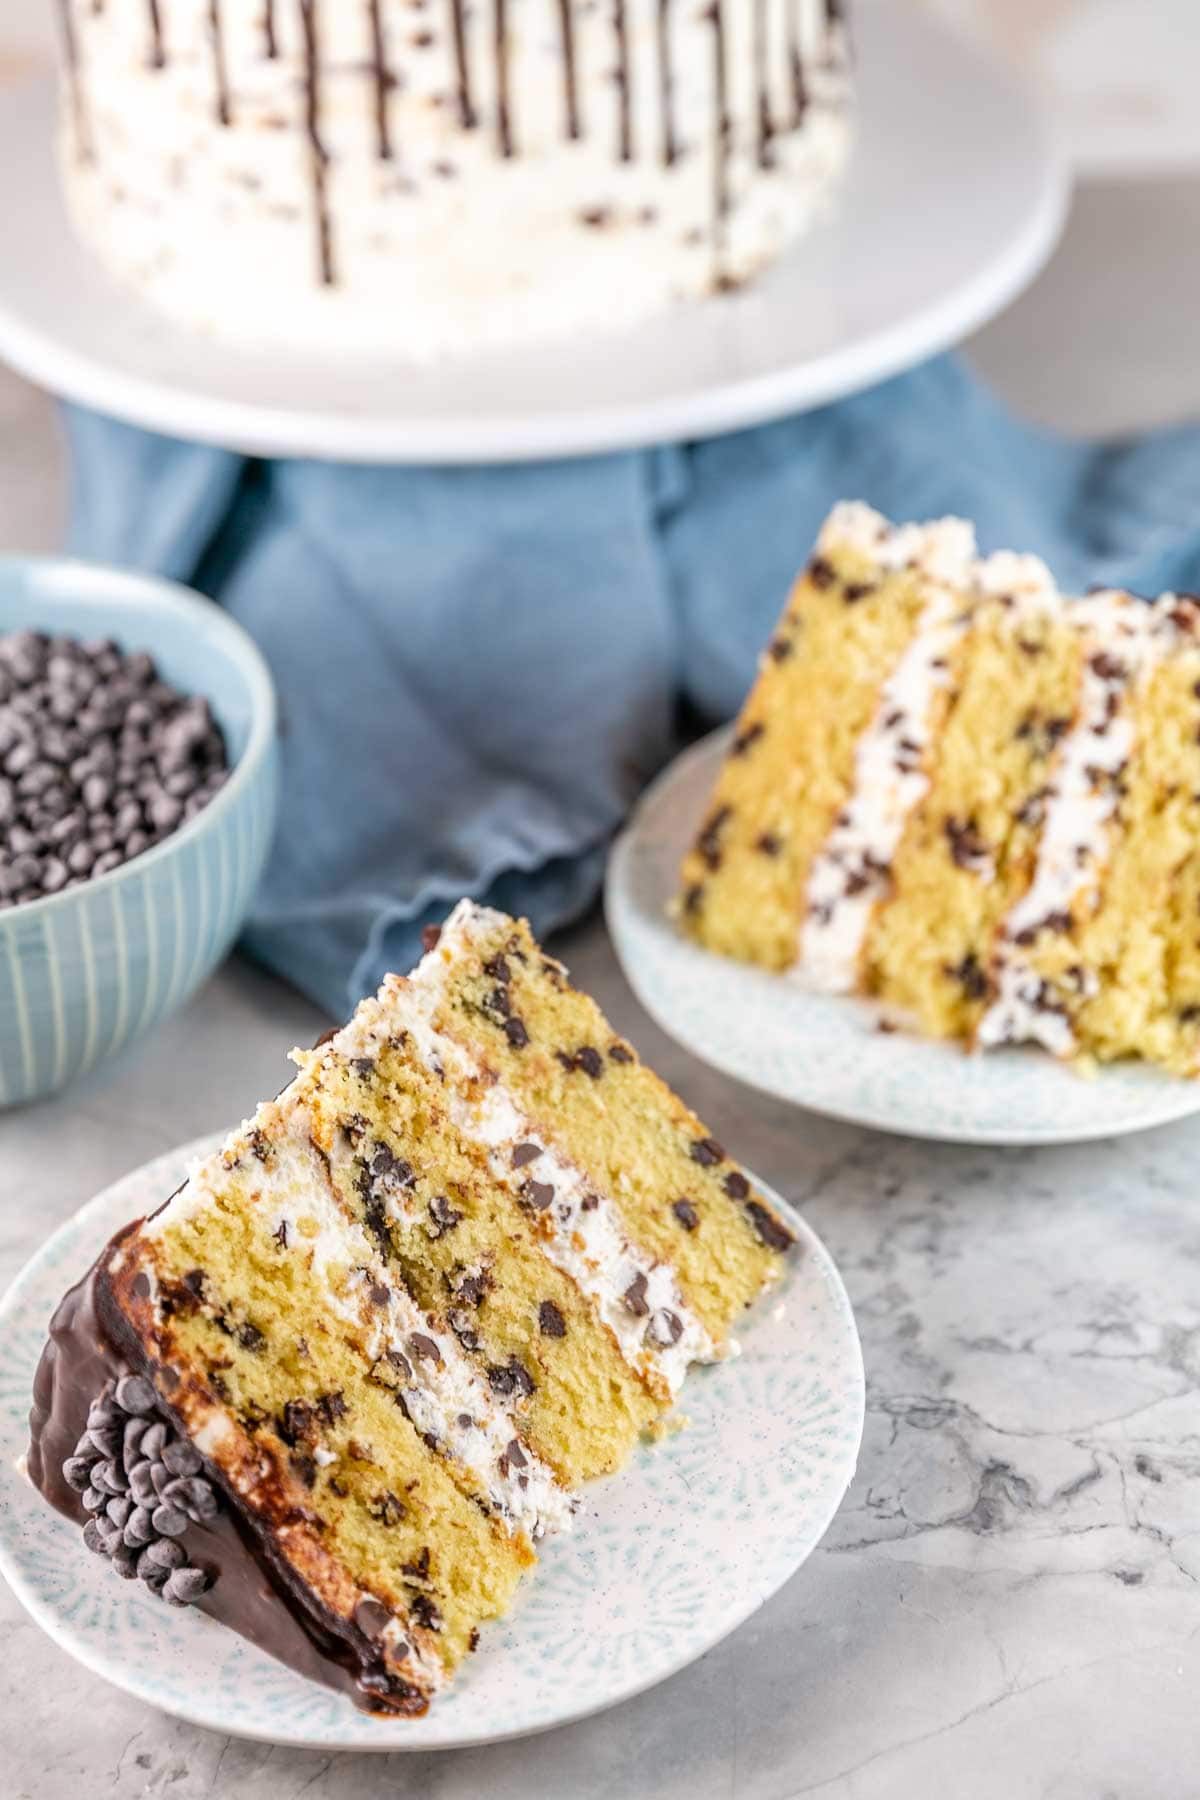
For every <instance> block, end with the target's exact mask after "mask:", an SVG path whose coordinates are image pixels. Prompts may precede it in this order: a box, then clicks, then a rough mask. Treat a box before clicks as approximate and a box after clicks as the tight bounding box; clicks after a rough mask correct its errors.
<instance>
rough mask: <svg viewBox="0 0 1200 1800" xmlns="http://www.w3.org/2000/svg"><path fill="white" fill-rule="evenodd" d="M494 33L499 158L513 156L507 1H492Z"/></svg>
mask: <svg viewBox="0 0 1200 1800" xmlns="http://www.w3.org/2000/svg"><path fill="white" fill-rule="evenodd" d="M492 4H493V6H494V8H495V31H496V43H495V49H496V135H497V141H498V142H499V145H500V154H501V156H515V154H516V151H515V149H514V146H513V134H512V116H511V113H510V110H509V91H508V0H492Z"/></svg>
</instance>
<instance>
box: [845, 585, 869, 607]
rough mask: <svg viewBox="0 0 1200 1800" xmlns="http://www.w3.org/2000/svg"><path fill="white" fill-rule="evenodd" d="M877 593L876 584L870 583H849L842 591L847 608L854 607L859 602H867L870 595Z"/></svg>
mask: <svg viewBox="0 0 1200 1800" xmlns="http://www.w3.org/2000/svg"><path fill="white" fill-rule="evenodd" d="M874 592H875V584H874V583H873V582H870V581H848V582H847V583H846V585H845V587H844V588H843V589H842V599H843V600H844V601H845V602H846V605H847V606H853V605H854V604H855V602H856V601H858V600H865V599H866V597H867V595H868V594H873V593H874Z"/></svg>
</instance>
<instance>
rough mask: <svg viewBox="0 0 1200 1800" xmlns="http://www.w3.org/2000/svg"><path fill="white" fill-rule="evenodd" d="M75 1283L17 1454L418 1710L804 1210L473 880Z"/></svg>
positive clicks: (236, 1609)
mask: <svg viewBox="0 0 1200 1800" xmlns="http://www.w3.org/2000/svg"><path fill="white" fill-rule="evenodd" d="M296 1061H297V1062H298V1064H299V1073H298V1075H297V1076H296V1078H295V1079H294V1080H293V1081H292V1083H291V1084H290V1086H289V1087H287V1088H286V1089H285V1090H284V1092H283V1093H282V1094H281V1095H280V1096H279V1097H278V1099H276V1100H273V1101H270V1102H268V1103H266V1104H265V1105H263V1106H260V1107H259V1109H258V1111H257V1112H256V1113H255V1115H254V1117H253V1119H252V1120H250V1121H249V1122H248V1123H247V1124H246V1125H244V1126H243V1127H242V1128H241V1129H240V1130H239V1131H237V1132H235V1133H234V1134H233V1135H232V1136H231V1137H230V1138H229V1139H228V1141H227V1142H226V1144H225V1145H224V1147H223V1148H222V1150H221V1151H219V1152H218V1153H217V1154H215V1155H213V1156H211V1157H209V1158H207V1159H206V1160H205V1161H204V1162H202V1163H201V1164H200V1165H199V1166H198V1167H197V1168H196V1169H194V1170H193V1172H192V1173H191V1175H190V1176H189V1178H188V1181H187V1182H186V1184H185V1185H184V1187H182V1188H181V1189H180V1190H179V1192H178V1193H176V1194H175V1195H174V1196H172V1198H171V1199H170V1200H169V1201H168V1202H167V1203H166V1205H165V1206H164V1207H163V1208H162V1209H161V1210H160V1211H159V1212H157V1213H156V1214H154V1215H153V1216H152V1217H151V1218H150V1219H147V1220H143V1221H140V1222H138V1223H136V1224H134V1225H131V1226H129V1227H127V1228H126V1230H124V1231H123V1232H121V1233H120V1234H119V1236H118V1237H117V1238H115V1239H114V1240H113V1242H112V1243H111V1244H110V1245H109V1246H108V1248H107V1249H106V1250H105V1251H104V1253H103V1254H102V1255H101V1257H100V1258H99V1259H98V1261H97V1263H96V1264H95V1266H94V1268H93V1269H92V1270H91V1272H90V1273H89V1274H88V1276H87V1277H86V1279H85V1280H84V1281H83V1283H81V1284H80V1286H79V1287H77V1288H75V1289H73V1290H72V1292H71V1293H70V1294H69V1295H68V1296H67V1297H66V1299H65V1300H64V1301H63V1303H62V1305H61V1306H60V1308H59V1310H58V1312H57V1314H56V1315H55V1319H54V1321H53V1323H52V1326H51V1333H50V1343H49V1345H48V1347H47V1349H46V1351H45V1353H44V1355H43V1358H42V1362H41V1366H40V1368H39V1371H38V1377H37V1388H36V1395H35V1405H34V1410H33V1417H32V1439H33V1441H32V1449H31V1453H30V1458H29V1467H30V1472H31V1475H32V1477H33V1479H34V1481H35V1482H36V1484H37V1485H38V1486H39V1487H40V1488H41V1490H42V1492H43V1493H44V1494H45V1496H46V1497H47V1498H48V1499H49V1500H50V1501H51V1502H52V1503H53V1504H54V1505H56V1506H57V1507H58V1508H59V1509H60V1510H61V1511H63V1512H65V1513H67V1514H68V1516H70V1517H72V1518H74V1519H76V1520H78V1521H79V1522H81V1523H82V1524H83V1526H84V1534H83V1535H84V1540H85V1542H86V1544H87V1545H88V1547H89V1548H90V1549H92V1550H94V1551H96V1552H97V1553H98V1554H102V1555H104V1556H106V1557H108V1559H109V1560H110V1561H111V1563H112V1565H113V1567H114V1568H115V1569H116V1571H117V1573H118V1574H120V1575H122V1576H125V1577H127V1578H135V1577H139V1578H140V1579H142V1580H143V1581H144V1582H145V1583H146V1584H147V1585H148V1586H149V1587H150V1588H151V1590H152V1591H153V1592H155V1593H158V1594H161V1595H162V1597H163V1598H164V1599H165V1600H167V1601H169V1602H173V1603H177V1604H187V1603H189V1602H190V1603H194V1604H196V1605H198V1606H200V1607H201V1608H202V1609H203V1610H204V1611H206V1612H208V1613H210V1614H211V1615H212V1616H213V1617H215V1618H217V1619H220V1620H222V1621H223V1622H225V1623H226V1624H229V1625H231V1626H233V1628H234V1629H235V1630H238V1631H240V1632H242V1633H243V1634H244V1635H245V1636H247V1637H248V1638H251V1639H252V1640H253V1641H254V1642H256V1643H258V1644H260V1645H261V1646H262V1647H264V1648H265V1649H267V1650H270V1651H272V1652H273V1653H274V1654H275V1655H277V1656H279V1657H281V1658H282V1659H283V1660H285V1661H287V1662H289V1663H291V1664H293V1665H294V1666H295V1667H297V1668H299V1669H301V1670H302V1671H303V1672H305V1673H307V1674H310V1675H313V1676H316V1677H317V1678H318V1679H322V1680H325V1681H327V1682H331V1683H333V1684H334V1685H338V1686H341V1687H343V1688H344V1689H345V1690H346V1691H347V1692H348V1693H349V1694H350V1695H351V1697H352V1698H353V1699H354V1700H355V1701H356V1703H357V1704H359V1705H361V1706H364V1707H367V1708H369V1709H376V1710H383V1711H390V1712H396V1713H401V1714H417V1713H420V1712H422V1711H424V1709H425V1708H426V1706H427V1704H428V1702H429V1699H430V1697H431V1696H432V1695H433V1694H434V1693H436V1692H437V1691H438V1689H439V1688H440V1687H442V1686H443V1685H444V1684H445V1682H446V1681H447V1680H448V1679H449V1678H450V1677H451V1676H452V1675H453V1672H454V1670H455V1668H456V1667H457V1665H458V1664H459V1663H460V1662H461V1660H462V1658H463V1657H464V1656H465V1655H466V1654H467V1653H468V1652H469V1651H470V1650H472V1649H473V1648H474V1647H475V1644H476V1642H477V1641H478V1634H479V1630H480V1627H481V1626H483V1625H484V1624H485V1623H486V1621H488V1620H489V1619H493V1618H495V1617H497V1616H498V1615H499V1614H500V1613H502V1612H503V1611H504V1610H505V1608H506V1607H507V1605H508V1604H509V1602H510V1600H511V1598H512V1595H513V1591H514V1589H515V1588H516V1586H517V1583H518V1582H519V1581H520V1579H521V1576H522V1575H523V1573H524V1572H525V1571H526V1570H527V1569H528V1568H529V1567H530V1565H531V1564H532V1563H533V1562H534V1560H535V1553H534V1545H535V1544H536V1542H537V1541H538V1539H539V1538H541V1537H542V1536H543V1535H545V1534H546V1533H549V1532H553V1531H557V1530H560V1529H564V1528H566V1527H567V1526H568V1525H569V1524H570V1522H571V1516H572V1513H573V1511H574V1508H575V1505H576V1499H575V1491H576V1490H577V1488H578V1485H579V1484H580V1483H581V1482H583V1481H586V1480H588V1479H589V1478H590V1477H592V1476H595V1475H599V1474H607V1473H611V1472H612V1471H614V1470H616V1469H618V1468H619V1467H620V1465H621V1464H622V1463H623V1462H624V1461H625V1460H626V1458H627V1457H628V1456H629V1454H630V1452H631V1450H632V1449H633V1447H634V1445H635V1444H636V1443H637V1441H638V1438H639V1435H640V1434H641V1433H643V1432H644V1431H646V1430H647V1429H648V1428H650V1427H653V1426H654V1425H655V1424H656V1423H657V1422H658V1421H659V1420H660V1419H661V1418H662V1417H663V1415H664V1414H665V1413H666V1412H668V1411H669V1410H670V1408H671V1407H672V1405H673V1403H674V1401H675V1398H676V1396H677V1394H678V1392H679V1388H680V1386H681V1384H682V1382H683V1380H684V1377H685V1375H686V1373H687V1369H688V1366H689V1364H691V1363H692V1362H697V1361H699V1362H707V1361H712V1360H714V1359H716V1358H719V1357H721V1356H723V1355H724V1354H726V1353H727V1352H728V1350H729V1348H730V1335H729V1334H730V1328H731V1326H732V1324H733V1323H734V1321H735V1320H736V1318H737V1317H738V1315H739V1314H740V1313H741V1312H742V1311H743V1310H744V1308H745V1307H746V1306H748V1305H749V1304H750V1303H751V1302H752V1301H753V1300H754V1299H755V1298H756V1297H757V1296H758V1295H759V1294H760V1293H761V1292H762V1290H763V1289H764V1288H765V1287H766V1286H768V1285H769V1284H770V1283H771V1282H772V1281H774V1280H775V1279H776V1278H777V1276H778V1275H779V1273H780V1271H781V1268H782V1257H783V1254H784V1253H785V1251H786V1250H787V1248H788V1245H789V1243H790V1242H791V1237H790V1233H789V1232H788V1229H787V1227H786V1226H785V1225H784V1224H783V1223H782V1221H781V1220H780V1219H779V1218H778V1216H777V1215H776V1213H775V1212H774V1211H772V1209H771V1207H770V1205H769V1204H768V1203H767V1201H766V1200H765V1199H764V1198H763V1197H762V1196H761V1195H760V1194H758V1193H757V1192H756V1190H755V1189H754V1187H753V1185H752V1183H751V1181H750V1180H749V1178H748V1177H747V1176H746V1175H745V1174H743V1172H742V1171H741V1170H740V1169H739V1168H738V1167H737V1165H736V1164H735V1163H733V1162H732V1161H731V1160H730V1158H729V1157H728V1156H727V1155H726V1153H725V1151H724V1150H723V1149H722V1147H721V1146H720V1145H719V1144H718V1143H716V1142H715V1141H714V1139H713V1138H712V1136H711V1135H710V1134H709V1132H708V1131H706V1129H705V1127H704V1126H703V1125H702V1124H701V1123H700V1122H699V1120H697V1119H696V1118H695V1117H694V1116H693V1115H692V1114H691V1113H690V1112H689V1111H688V1110H687V1108H686V1107H685V1106H684V1105H683V1103H682V1102H681V1101H680V1100H678V1099H676V1098H675V1096H674V1095H673V1094H672V1093H671V1092H670V1091H669V1090H668V1089H667V1088H666V1087H664V1086H663V1084H662V1083H661V1082H660V1081H659V1080H658V1079H657V1077H656V1076H654V1075H653V1074H652V1073H651V1072H650V1071H649V1070H648V1069H646V1068H645V1067H644V1066H643V1065H642V1064H641V1063H640V1062H639V1061H638V1058H637V1056H636V1054H635V1052H634V1051H633V1050H632V1048H631V1047H630V1046H629V1045H628V1044H627V1043H626V1042H625V1041H624V1040H623V1039H621V1038H619V1037H617V1036H616V1035H615V1034H614V1033H613V1031H612V1030H611V1028H610V1027H609V1026H608V1024H607V1023H606V1021H605V1019H604V1017H603V1015H602V1014H601V1013H600V1011H599V1010H598V1008H597V1007H596V1006H595V1005H594V1004H593V1002H592V1001H591V1000H589V999H588V998H587V997H586V996H585V995H582V994H579V993H577V992H575V991H574V990H573V989H572V988H571V987H570V986H569V985H568V983H567V979H566V973H565V971H564V969H563V968H562V966H561V965H560V964H559V963H557V962H555V961H553V960H552V959H550V958H549V957H547V956H545V955H544V954H543V952H542V951H541V950H540V949H539V947H538V945H537V944H536V943H535V941H534V939H533V937H532V936H531V934H530V932H529V930H528V927H527V926H526V925H524V924H523V923H518V922H516V921H514V920H512V919H510V918H507V917H505V916H504V915H503V914H500V913H495V912H489V911H485V910H483V909H481V908H478V907H475V906H473V905H471V904H470V903H468V902H465V901H464V902H463V903H462V904H461V905H460V906H459V907H458V908H457V909H456V910H455V912H454V913H453V915H452V916H451V918H450V919H449V921H448V922H447V925H446V926H445V928H444V929H443V931H442V932H441V934H440V939H439V941H438V942H437V943H436V944H434V945H433V946H432V947H431V948H430V950H429V952H428V954H427V955H426V956H425V958H424V960H423V961H422V962H421V964H420V966H419V967H418V969H417V970H416V971H415V972H414V974H413V975H412V976H411V977H410V978H408V979H402V978H400V977H398V976H390V977H389V978H388V979H387V981H386V982H385V983H384V986H383V988H382V990H381V991H380V993H379V995H378V996H377V997H376V998H374V999H371V1000H367V1001H364V1002H363V1004H362V1005H361V1006H360V1007H359V1009H358V1011H357V1012H356V1014H355V1016H354V1018H353V1019H351V1021H350V1023H349V1024H348V1025H346V1026H345V1027H343V1029H342V1030H340V1031H338V1032H336V1033H334V1034H332V1035H331V1036H330V1037H329V1038H328V1039H327V1040H326V1041H324V1042H322V1043H321V1044H320V1045H319V1046H317V1047H316V1048H315V1049H314V1050H312V1051H311V1052H308V1053H305V1054H300V1053H297V1055H296Z"/></svg>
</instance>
